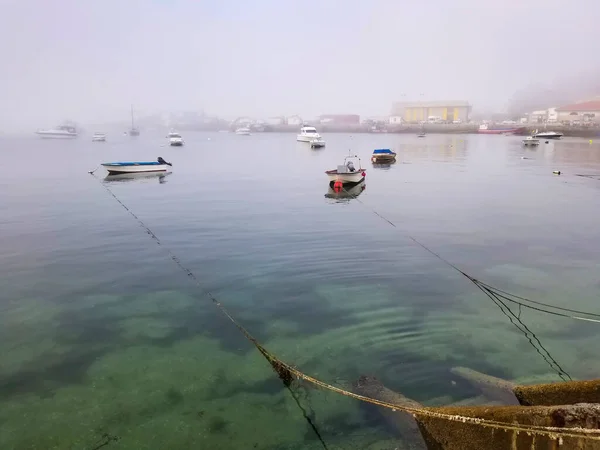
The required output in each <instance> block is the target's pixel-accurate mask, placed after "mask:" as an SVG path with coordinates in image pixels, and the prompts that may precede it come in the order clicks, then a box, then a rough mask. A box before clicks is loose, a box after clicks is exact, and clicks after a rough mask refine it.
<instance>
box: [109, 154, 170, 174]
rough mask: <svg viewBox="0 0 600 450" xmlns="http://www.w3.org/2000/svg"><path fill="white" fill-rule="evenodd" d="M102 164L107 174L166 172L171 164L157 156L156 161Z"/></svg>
mask: <svg viewBox="0 0 600 450" xmlns="http://www.w3.org/2000/svg"><path fill="white" fill-rule="evenodd" d="M102 166H103V167H104V168H105V169H106V170H108V174H109V175H117V174H121V173H141V172H166V171H167V170H169V168H170V167H171V166H172V164H171V163H169V162H167V161H165V160H164V159H162V157H160V156H159V157H158V159H157V160H156V161H131V162H111V163H102Z"/></svg>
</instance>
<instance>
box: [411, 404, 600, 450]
mask: <svg viewBox="0 0 600 450" xmlns="http://www.w3.org/2000/svg"><path fill="white" fill-rule="evenodd" d="M426 409H427V410H428V411H430V412H434V413H441V414H447V415H451V416H461V417H471V418H476V419H486V420H492V421H498V422H503V423H506V424H507V426H506V427H493V428H492V427H486V426H482V425H481V424H477V423H471V422H469V421H463V420H462V419H460V417H457V418H456V420H448V419H445V418H439V417H431V416H429V415H426V414H422V413H417V414H416V420H417V423H418V424H419V428H420V430H421V433H422V435H423V438H424V439H425V442H426V444H427V448H428V449H429V450H482V449H511V450H521V449H523V450H525V449H526V450H536V449H540V450H541V449H544V450H546V449H554V448H558V446H559V445H560V448H561V449H565V450H569V449H577V450H600V440H594V439H588V438H587V437H586V436H585V435H584V434H583V433H580V432H578V431H577V430H573V433H577V434H579V435H578V436H576V437H570V436H564V435H561V433H560V432H556V433H551V434H534V433H528V432H526V431H516V430H512V429H510V428H511V427H512V426H518V425H538V426H546V427H560V428H588V429H597V428H598V425H599V424H600V405H597V404H577V405H566V406H532V407H524V406H499V407H485V406H480V407H467V408H464V407H463V408H461V407H441V408H426ZM565 431H569V430H565ZM594 437H600V436H598V435H597V434H595V435H594Z"/></svg>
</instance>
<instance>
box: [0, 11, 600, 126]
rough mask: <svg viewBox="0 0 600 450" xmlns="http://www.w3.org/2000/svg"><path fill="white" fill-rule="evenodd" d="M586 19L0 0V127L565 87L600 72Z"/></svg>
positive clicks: (374, 111) (368, 105) (499, 104)
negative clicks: (131, 114)
mask: <svg viewBox="0 0 600 450" xmlns="http://www.w3.org/2000/svg"><path fill="white" fill-rule="evenodd" d="M599 17H600V2H597V1H594V0H579V1H577V0H576V1H572V2H565V1H559V0H523V1H516V0H510V1H497V2H487V1H481V0H453V1H447V0H428V1H424V2H405V1H399V0H371V1H361V2H359V1H348V0H345V1H333V0H320V1H316V0H304V1H301V2H292V1H284V0H277V1H275V0H270V1H268V0H254V1H241V0H238V1H231V0H214V1H202V0H195V1H194V0H187V1H186V0H12V1H11V0H0V65H1V66H0V67H1V70H0V101H1V105H2V106H1V109H0V130H4V131H7V130H11V129H27V128H33V129H35V128H38V127H42V126H49V125H54V124H56V123H57V122H59V121H62V120H64V119H71V120H75V121H79V122H86V121H88V122H89V121H95V122H97V121H111V122H114V121H127V120H128V118H129V108H130V105H131V104H135V105H136V110H139V111H140V114H144V113H154V112H161V111H164V112H167V111H180V110H186V111H190V110H192V111H193V110H198V111H200V110H204V111H205V112H206V113H208V114H215V115H220V116H223V117H232V118H233V117H236V116H240V115H251V116H256V117H268V116H275V115H291V114H300V115H302V116H304V117H314V116H316V115H319V114H323V113H355V114H361V115H385V114H388V113H389V111H390V107H391V103H392V102H393V101H398V100H406V101H412V100H468V101H470V102H471V103H472V104H473V106H474V108H475V109H476V110H486V111H506V110H508V109H511V108H515V104H517V103H518V101H519V100H518V98H517V97H518V95H517V97H515V93H516V92H517V91H519V90H521V91H522V90H524V89H525V90H527V89H529V90H534V91H535V90H536V89H537V90H538V91H540V90H541V91H542V92H543V91H544V89H550V90H552V91H554V92H555V94H556V93H557V92H564V93H565V95H564V96H558V95H557V96H556V97H561V98H560V101H563V100H569V101H570V100H571V99H570V98H569V96H570V95H571V94H569V92H571V91H572V90H573V87H572V86H569V85H565V84H564V83H567V84H570V83H575V84H578V76H579V75H582V76H585V77H586V78H585V80H586V83H587V82H590V83H591V84H593V82H594V80H596V79H597V77H595V75H596V74H600V70H599V68H600V60H599V59H598V49H599V47H600V45H599V40H598V39H599V34H598V28H597V22H598V18H599ZM579 84H581V83H579ZM584 88H585V86H578V92H577V95H580V92H579V91H586V89H584ZM595 88H596V87H594V86H591V87H590V89H587V91H593V90H594V89H595ZM538 93H539V92H538ZM589 94H590V95H591V94H600V92H589ZM519 95H522V96H523V95H524V94H523V93H521V94H519ZM573 95H575V94H573ZM581 95H588V92H581ZM524 97H527V95H524ZM542 97H543V95H542ZM562 97H565V98H562ZM537 100H540V101H537ZM532 103H533V104H536V105H537V104H538V103H544V99H543V98H541V99H536V101H534V102H532ZM548 106H551V105H548Z"/></svg>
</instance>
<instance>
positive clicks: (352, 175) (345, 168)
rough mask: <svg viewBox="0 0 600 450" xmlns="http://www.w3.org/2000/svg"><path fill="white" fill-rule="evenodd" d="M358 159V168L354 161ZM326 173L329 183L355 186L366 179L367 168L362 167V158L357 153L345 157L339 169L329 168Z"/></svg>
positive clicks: (331, 184)
mask: <svg viewBox="0 0 600 450" xmlns="http://www.w3.org/2000/svg"><path fill="white" fill-rule="evenodd" d="M355 160H356V161H358V167H359V168H358V169H357V168H356V167H355V165H354V161H355ZM325 174H326V175H327V177H328V178H329V185H330V186H332V187H335V186H337V185H340V184H341V185H342V186H354V185H356V184H358V183H360V182H361V181H363V180H364V179H365V177H366V176H367V170H366V169H363V168H362V164H361V161H360V158H359V157H358V156H356V155H354V156H352V155H348V156H346V157H345V158H344V164H341V165H339V166H337V169H333V170H327V171H325Z"/></svg>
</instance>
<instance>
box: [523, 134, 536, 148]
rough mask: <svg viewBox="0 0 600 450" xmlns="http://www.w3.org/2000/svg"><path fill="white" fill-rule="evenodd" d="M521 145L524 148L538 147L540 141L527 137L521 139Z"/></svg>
mask: <svg viewBox="0 0 600 450" xmlns="http://www.w3.org/2000/svg"><path fill="white" fill-rule="evenodd" d="M523 145H524V146H526V147H533V146H536V145H540V140H539V139H536V138H535V137H533V136H527V137H526V138H525V139H523Z"/></svg>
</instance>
